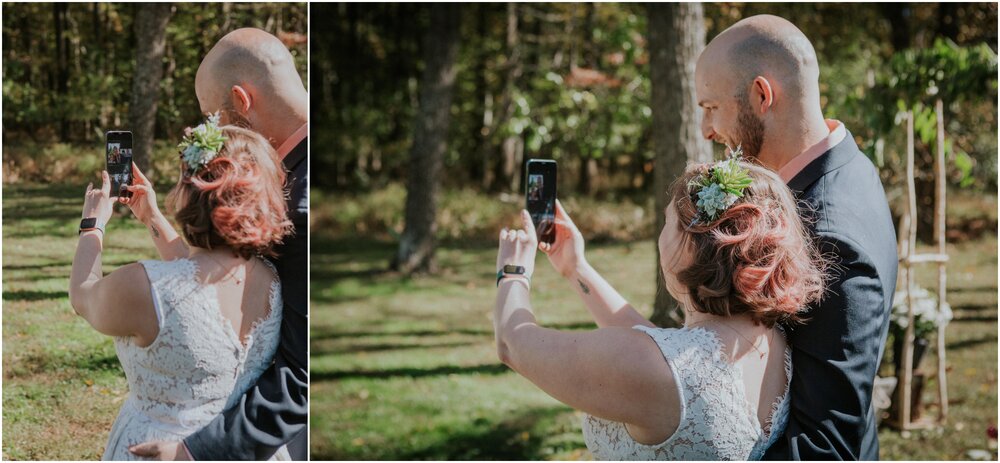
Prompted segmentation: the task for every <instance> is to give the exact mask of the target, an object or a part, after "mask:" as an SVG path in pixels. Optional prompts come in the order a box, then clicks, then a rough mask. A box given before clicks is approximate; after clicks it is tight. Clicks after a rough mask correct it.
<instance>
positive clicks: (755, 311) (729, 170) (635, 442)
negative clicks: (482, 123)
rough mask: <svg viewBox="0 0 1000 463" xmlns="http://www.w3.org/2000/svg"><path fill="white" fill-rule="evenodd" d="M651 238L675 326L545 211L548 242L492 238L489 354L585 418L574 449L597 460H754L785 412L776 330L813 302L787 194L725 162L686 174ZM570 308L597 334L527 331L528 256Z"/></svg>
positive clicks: (781, 345) (520, 233) (531, 237)
mask: <svg viewBox="0 0 1000 463" xmlns="http://www.w3.org/2000/svg"><path fill="white" fill-rule="evenodd" d="M672 196H673V201H672V202H671V203H670V204H669V205H668V206H667V208H666V211H665V214H666V224H665V226H664V227H663V231H662V233H661V234H660V238H659V243H658V245H659V250H660V266H661V270H662V273H663V275H664V283H665V286H666V288H667V290H668V291H669V292H670V294H671V295H672V296H673V297H674V298H675V299H677V301H678V302H679V304H680V305H681V307H683V308H684V310H685V321H684V326H683V327H682V328H678V329H661V328H657V327H655V326H654V325H653V324H651V323H650V322H649V321H648V320H646V318H645V317H643V316H642V315H641V314H640V313H639V312H638V311H636V310H635V309H634V308H632V306H631V305H629V304H628V302H626V301H625V299H624V298H623V297H622V296H621V295H619V294H618V292H617V291H615V289H614V288H612V287H611V285H610V284H608V282H607V281H605V280H604V279H603V278H602V277H601V276H600V275H599V274H598V273H597V271H596V270H594V269H593V268H592V267H591V266H590V265H589V264H588V263H587V260H586V259H585V258H584V253H583V248H584V242H583V237H582V236H581V234H580V232H579V230H577V228H576V226H575V225H574V224H573V222H572V220H570V218H569V216H568V215H567V214H566V212H565V210H563V208H562V205H561V204H558V203H557V209H556V240H555V242H554V243H553V244H552V245H548V244H545V243H543V244H542V245H541V246H539V245H538V241H537V238H536V236H535V230H534V226H533V225H532V222H531V219H530V217H529V216H528V214H527V212H526V211H523V212H522V222H523V223H524V226H525V228H526V230H517V231H509V230H506V229H504V230H503V231H501V232H500V251H499V254H498V257H497V270H498V272H497V286H498V288H499V289H498V294H497V302H496V310H495V313H494V329H495V333H496V343H497V350H498V354H499V357H500V359H501V361H503V363H505V364H507V365H508V366H510V367H511V368H512V369H514V370H515V371H517V372H518V373H520V374H521V375H523V376H525V377H526V378H527V379H529V380H530V381H531V382H533V383H535V385H537V386H538V387H539V388H541V389H542V390H544V391H545V392H547V393H549V394H550V395H551V396H552V397H554V398H556V399H558V400H560V401H562V402H563V403H565V404H567V405H569V406H571V407H573V408H575V409H578V410H581V411H583V412H584V413H585V418H584V422H583V433H584V440H585V441H586V443H587V447H588V448H589V449H590V450H591V452H592V453H593V454H594V456H595V457H596V458H598V459H605V460H658V459H665V460H716V459H722V460H747V459H760V458H761V457H762V456H763V453H764V450H766V449H767V447H768V446H770V444H771V443H772V442H773V441H774V439H775V438H776V437H777V436H780V435H781V431H782V429H783V427H784V425H785V422H786V421H787V418H788V413H789V403H788V386H789V382H790V381H791V374H792V372H791V351H790V349H789V347H788V344H787V343H786V342H785V338H784V336H783V333H782V331H781V329H780V328H779V323H789V322H797V321H801V318H800V314H799V311H800V309H801V308H803V307H805V306H806V304H808V303H809V302H810V301H812V300H814V299H816V298H818V297H819V296H820V295H821V294H822V291H823V282H824V269H825V264H824V263H823V260H822V259H821V258H820V256H819V255H818V253H817V251H816V250H815V248H814V247H813V246H812V244H811V242H810V241H809V239H808V238H807V235H806V232H805V230H804V227H803V224H802V222H801V220H800V218H799V215H798V211H797V209H796V203H795V201H794V199H793V197H792V194H791V192H790V191H789V190H788V188H787V187H786V186H785V184H784V182H782V181H781V179H779V178H778V177H777V176H776V175H775V174H774V173H772V172H770V171H768V170H766V169H764V168H762V167H759V166H756V165H751V164H747V163H743V162H740V161H738V160H737V158H735V157H734V158H731V159H729V160H727V161H722V162H719V163H715V164H701V165H695V166H691V167H689V168H688V169H687V171H686V173H685V174H684V175H683V176H682V177H681V178H680V179H679V180H678V181H677V182H676V183H675V184H674V187H673V188H672ZM538 247H540V248H541V249H542V251H543V252H545V253H546V254H547V255H548V257H549V261H550V262H551V263H552V265H553V267H555V269H556V270H557V271H559V273H560V274H562V275H563V276H564V277H565V278H566V279H567V280H568V281H569V282H570V284H571V285H572V286H573V288H574V289H575V290H576V292H577V294H578V295H579V296H580V297H581V298H582V299H583V302H584V304H585V305H586V306H587V308H588V309H589V310H590V313H591V314H592V315H593V317H594V319H595V321H596V322H597V325H598V327H599V328H598V329H597V330H595V331H558V330H553V329H546V328H542V327H540V326H539V325H538V324H537V323H536V319H535V316H534V314H533V313H532V308H531V300H530V287H531V284H530V281H531V275H532V273H533V270H534V261H535V250H536V248H538Z"/></svg>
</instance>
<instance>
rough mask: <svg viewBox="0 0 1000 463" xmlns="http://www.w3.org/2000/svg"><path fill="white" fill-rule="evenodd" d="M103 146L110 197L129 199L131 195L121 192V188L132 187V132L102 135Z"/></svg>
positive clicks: (128, 192)
mask: <svg viewBox="0 0 1000 463" xmlns="http://www.w3.org/2000/svg"><path fill="white" fill-rule="evenodd" d="M104 144H105V153H106V154H105V159H106V160H107V162H108V176H110V177H111V196H119V195H121V196H124V197H126V198H128V197H131V196H132V193H131V192H130V191H122V187H123V186H125V185H132V132H129V131H118V130H112V131H110V132H107V133H105V134H104Z"/></svg>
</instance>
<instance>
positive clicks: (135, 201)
mask: <svg viewBox="0 0 1000 463" xmlns="http://www.w3.org/2000/svg"><path fill="white" fill-rule="evenodd" d="M132 178H133V179H134V184H133V185H131V186H127V187H125V188H127V189H128V191H130V192H131V193H132V197H131V198H126V197H120V198H119V200H120V201H121V203H122V204H125V205H127V206H128V207H129V209H131V210H132V214H133V215H135V218H137V219H139V221H140V222H142V223H143V224H144V225H145V226H146V229H148V230H149V235H150V237H151V238H152V239H153V245H154V246H156V252H158V253H159V254H160V259H162V260H174V259H179V258H182V257H187V256H188V252H189V251H188V246H187V244H186V243H185V242H184V240H183V239H182V238H181V236H180V234H178V233H177V231H176V230H174V227H173V225H171V224H170V221H169V220H167V218H166V217H165V216H164V215H163V213H162V212H160V208H159V206H157V204H156V192H155V191H153V185H152V183H150V182H149V180H148V179H146V176H145V175H143V174H142V171H140V170H139V167H137V166H136V165H135V164H133V165H132Z"/></svg>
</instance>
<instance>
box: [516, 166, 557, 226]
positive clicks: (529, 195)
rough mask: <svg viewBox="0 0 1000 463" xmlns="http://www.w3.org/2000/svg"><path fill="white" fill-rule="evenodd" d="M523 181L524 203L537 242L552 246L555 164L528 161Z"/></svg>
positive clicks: (554, 214) (554, 213) (554, 216)
mask: <svg viewBox="0 0 1000 463" xmlns="http://www.w3.org/2000/svg"><path fill="white" fill-rule="evenodd" d="M524 179H525V180H524V197H525V203H526V204H527V209H528V213H529V214H531V221H532V222H533V223H534V224H535V232H536V233H537V234H538V242H540V243H549V244H552V243H554V242H555V241H556V224H555V220H556V162H555V161H553V160H551V159H529V160H528V166H527V175H525V177H524Z"/></svg>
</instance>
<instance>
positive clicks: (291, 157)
mask: <svg viewBox="0 0 1000 463" xmlns="http://www.w3.org/2000/svg"><path fill="white" fill-rule="evenodd" d="M307 153H309V137H306V138H303V139H302V141H300V142H299V144H298V145H295V148H292V151H290V152H289V153H288V156H285V159H282V160H281V162H282V164H284V165H285V169H286V170H288V171H289V172H294V171H295V168H296V167H298V166H299V164H300V163H302V161H304V160H305V159H306V154H307Z"/></svg>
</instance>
